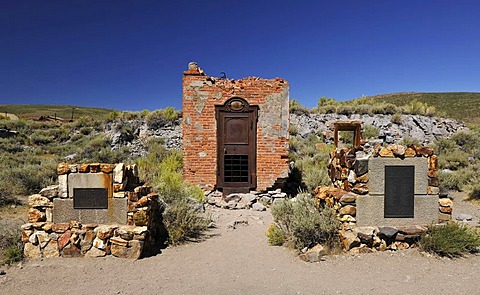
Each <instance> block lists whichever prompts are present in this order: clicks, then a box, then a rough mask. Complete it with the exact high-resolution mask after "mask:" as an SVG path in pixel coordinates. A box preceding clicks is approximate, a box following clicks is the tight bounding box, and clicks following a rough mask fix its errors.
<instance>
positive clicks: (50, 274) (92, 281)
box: [0, 209, 480, 295]
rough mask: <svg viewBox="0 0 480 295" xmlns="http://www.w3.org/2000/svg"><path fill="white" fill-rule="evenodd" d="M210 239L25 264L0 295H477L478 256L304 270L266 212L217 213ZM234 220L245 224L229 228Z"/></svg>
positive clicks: (365, 259)
mask: <svg viewBox="0 0 480 295" xmlns="http://www.w3.org/2000/svg"><path fill="white" fill-rule="evenodd" d="M213 214H214V217H215V218H216V219H217V225H218V228H216V229H214V230H212V231H210V234H211V235H214V236H212V237H210V238H209V239H207V240H205V241H203V242H200V243H190V244H187V245H183V246H180V247H174V248H169V249H166V250H165V251H164V252H163V253H162V254H160V255H157V256H154V257H149V258H146V259H141V260H137V261H131V260H125V259H118V258H114V257H109V258H97V259H81V258H78V259H76V258H72V259H65V258H63V259H62V258H57V259H44V260H42V261H28V262H24V263H23V266H21V267H19V266H15V267H12V268H10V269H7V274H6V275H3V276H0V294H12V295H13V294H387V293H388V294H452V293H454V294H479V292H480V291H479V290H480V280H479V279H478V278H479V277H480V256H472V257H469V258H463V259H456V260H449V259H438V258H434V257H429V256H425V255H422V254H420V253H419V252H418V251H416V250H407V251H400V252H397V253H389V252H383V253H374V254H364V255H357V256H349V255H341V256H332V257H328V258H326V260H325V261H322V262H319V263H306V262H303V261H301V260H300V259H298V258H297V257H296V256H295V255H294V254H293V253H291V252H290V251H289V250H288V249H285V248H283V247H272V246H268V244H267V239H266V237H265V231H266V229H267V227H268V224H269V223H270V221H271V218H272V217H271V215H270V213H269V212H255V211H250V210H238V211H228V210H220V209H216V210H215V211H214V212H213ZM232 221H239V222H248V224H244V225H242V224H241V223H240V224H238V225H237V226H236V228H235V229H229V228H228V224H229V223H230V224H231V222H232Z"/></svg>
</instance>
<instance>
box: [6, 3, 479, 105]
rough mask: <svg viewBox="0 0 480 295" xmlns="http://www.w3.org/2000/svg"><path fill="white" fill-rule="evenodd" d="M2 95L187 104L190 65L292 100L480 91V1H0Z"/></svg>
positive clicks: (27, 99) (18, 99)
mask: <svg viewBox="0 0 480 295" xmlns="http://www.w3.org/2000/svg"><path fill="white" fill-rule="evenodd" d="M0 42H1V44H0V104H4V103H47V104H70V105H81V106H95V107H106V108H115V109H119V110H142V109H150V110H153V109H158V108H164V107H166V106H174V107H176V108H177V109H178V108H181V87H182V86H181V81H182V73H183V71H184V70H186V69H187V64H188V62H190V61H197V62H198V64H199V65H200V66H201V67H202V68H203V69H204V71H205V72H206V73H207V74H208V75H211V76H220V72H226V74H227V76H228V77H229V78H235V79H239V78H243V77H247V76H259V77H263V78H275V77H282V78H285V79H287V80H288V81H289V82H290V98H296V99H298V100H299V101H300V102H301V103H302V104H304V105H306V106H309V107H313V106H315V105H316V104H317V101H318V98H320V97H322V96H326V97H332V98H335V99H336V100H346V99H352V98H355V97H361V96H362V95H375V94H383V93H392V92H402V91H419V92H420V91H431V92H443V91H468V92H479V91H480V1H473V0H472V1H464V0H450V1H442V0H432V1H423V0H416V1H409V0H402V1H398V0H395V1H387V0H384V1H380V0H378V1H371V0H362V1H360V0H352V1H301V0H298V1H284V0H276V1H270V0H254V1H250V0H245V1H241V0H235V1H230V0H222V1H216V0H215V1H210V0H203V1H199V0H191V1H182V0H180V1H177V0H174V1H165V0H160V1H142V0H139V1H123V0H115V1H102V0H96V1H87V0H83V1H75V0H72V1H71V0H68V1H65V0H48V1H39V0H33V1H30V0H17V1H16V0H0Z"/></svg>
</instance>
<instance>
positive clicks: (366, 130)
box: [362, 124, 380, 139]
mask: <svg viewBox="0 0 480 295" xmlns="http://www.w3.org/2000/svg"><path fill="white" fill-rule="evenodd" d="M379 134H380V129H378V128H377V127H375V126H373V125H369V124H366V125H364V126H363V132H362V137H363V138H365V139H370V138H378V135H379Z"/></svg>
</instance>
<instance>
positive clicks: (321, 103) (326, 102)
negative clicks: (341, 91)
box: [317, 96, 337, 108]
mask: <svg viewBox="0 0 480 295" xmlns="http://www.w3.org/2000/svg"><path fill="white" fill-rule="evenodd" d="M335 104H337V102H336V101H335V99H333V98H330V97H328V98H327V97H325V96H322V97H320V98H319V99H318V104H317V106H318V107H319V108H321V107H324V106H328V105H335Z"/></svg>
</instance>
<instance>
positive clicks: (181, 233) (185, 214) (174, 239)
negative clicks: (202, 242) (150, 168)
mask: <svg viewBox="0 0 480 295" xmlns="http://www.w3.org/2000/svg"><path fill="white" fill-rule="evenodd" d="M163 222H164V224H165V227H166V228H167V231H168V240H169V242H170V244H172V245H177V244H180V243H182V242H185V241H189V240H191V239H196V238H198V237H199V236H200V235H201V234H202V232H203V231H204V230H205V229H206V228H207V226H208V224H209V220H208V218H205V217H204V216H203V215H202V214H200V213H199V211H198V210H197V209H196V208H195V203H193V202H191V201H190V200H189V199H187V198H181V197H178V198H176V199H175V200H174V201H171V202H170V204H168V205H167V208H166V210H165V212H164V213H163Z"/></svg>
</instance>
